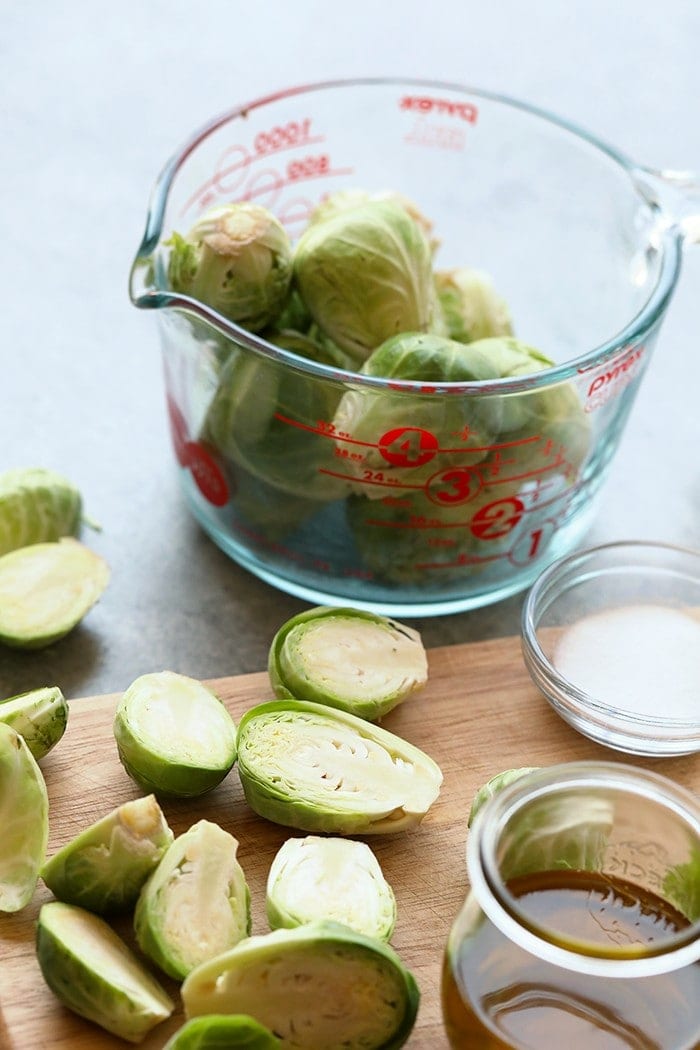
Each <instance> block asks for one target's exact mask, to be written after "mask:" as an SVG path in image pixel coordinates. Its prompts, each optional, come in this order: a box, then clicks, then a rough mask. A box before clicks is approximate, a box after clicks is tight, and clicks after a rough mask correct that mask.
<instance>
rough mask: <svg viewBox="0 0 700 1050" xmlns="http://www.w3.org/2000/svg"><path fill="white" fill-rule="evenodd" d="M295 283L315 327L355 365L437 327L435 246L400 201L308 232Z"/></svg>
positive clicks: (297, 256) (339, 215)
mask: <svg viewBox="0 0 700 1050" xmlns="http://www.w3.org/2000/svg"><path fill="white" fill-rule="evenodd" d="M294 279H295V281H296V285H297V287H298V288H299V291H300V293H301V296H302V298H303V300H304V302H305V303H306V305H307V306H308V308H309V310H310V312H311V314H312V315H313V318H314V320H315V321H316V322H317V324H318V325H319V326H320V327H321V328H322V329H323V331H324V332H325V333H326V334H327V335H328V336H329V337H330V338H331V339H332V340H333V341H334V342H335V343H336V344H337V345H338V346H339V347H340V348H341V349H342V350H345V351H347V352H348V353H349V354H351V356H352V357H353V360H354V361H355V362H356V364H359V363H361V362H362V361H364V360H365V359H366V358H367V357H368V356H369V355H370V354H371V353H372V351H373V350H374V349H375V347H377V346H379V344H380V343H383V342H384V341H385V340H386V339H388V338H389V337H390V336H393V335H396V334H397V333H398V332H425V331H428V329H429V328H430V326H431V324H432V322H433V318H434V314H435V310H436V295H435V289H434V285H433V275H432V255H431V249H430V245H429V243H428V240H427V238H426V236H425V234H424V233H423V231H422V230H421V228H420V226H419V225H418V224H417V223H416V222H415V221H414V220H413V219H412V218H411V216H410V215H409V214H408V212H407V211H406V209H405V208H404V207H402V206H401V204H398V203H397V202H396V201H389V200H369V201H367V202H366V203H365V204H360V205H358V206H357V207H352V208H347V209H341V210H339V211H337V212H336V213H335V214H333V215H331V216H330V218H328V219H326V220H325V221H321V222H316V223H313V224H311V225H310V226H308V227H307V228H306V230H305V231H304V232H303V233H302V235H301V237H300V238H299V240H298V242H297V244H296V247H295V250H294Z"/></svg>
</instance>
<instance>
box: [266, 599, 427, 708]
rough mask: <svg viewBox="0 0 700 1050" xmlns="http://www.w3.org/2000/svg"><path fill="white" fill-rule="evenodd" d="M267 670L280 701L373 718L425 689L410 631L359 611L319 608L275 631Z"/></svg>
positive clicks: (419, 650) (418, 648) (420, 656)
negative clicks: (308, 703)
mask: <svg viewBox="0 0 700 1050" xmlns="http://www.w3.org/2000/svg"><path fill="white" fill-rule="evenodd" d="M268 672H269V675H270V681H271V683H272V688H273V690H274V693H275V696H276V697H278V698H279V699H290V698H291V699H296V700H312V701H314V702H315V703H320V704H328V705H330V706H331V707H338V708H340V709H341V710H343V711H349V712H350V713H351V714H355V715H359V716H360V717H361V718H368V719H375V718H380V717H381V716H382V715H384V714H386V713H387V712H388V711H390V710H391V709H392V708H393V707H396V705H397V704H400V703H401V701H402V700H405V698H406V697H407V696H408V695H409V694H410V693H412V692H413V691H414V690H416V689H419V688H420V687H421V686H423V685H425V682H426V681H427V678H428V661H427V657H426V654H425V649H424V647H423V643H422V641H421V638H420V634H419V633H418V631H416V630H414V629H413V628H412V627H406V626H405V625H404V624H401V623H397V622H396V621H395V620H390V619H388V617H386V616H379V615H377V614H376V613H371V612H366V611H363V610H360V609H334V608H327V607H325V606H319V607H317V608H314V609H309V610H307V611H306V612H303V613H300V614H299V615H298V616H294V617H292V619H291V620H288V621H287V622H286V623H285V624H283V625H282V627H281V628H280V629H279V631H277V633H276V635H275V637H274V638H273V640H272V645H271V646H270V652H269V657H268Z"/></svg>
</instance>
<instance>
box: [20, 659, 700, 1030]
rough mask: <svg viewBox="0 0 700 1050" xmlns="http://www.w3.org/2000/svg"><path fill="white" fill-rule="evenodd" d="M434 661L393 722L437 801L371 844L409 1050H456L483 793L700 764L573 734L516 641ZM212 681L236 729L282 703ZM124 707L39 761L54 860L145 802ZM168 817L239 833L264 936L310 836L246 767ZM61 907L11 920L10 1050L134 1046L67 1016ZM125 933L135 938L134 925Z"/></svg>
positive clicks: (87, 703) (95, 701)
mask: <svg viewBox="0 0 700 1050" xmlns="http://www.w3.org/2000/svg"><path fill="white" fill-rule="evenodd" d="M428 657H429V671H430V673H429V681H428V685H427V686H426V688H425V689H424V690H423V691H422V692H420V693H416V694H414V695H413V696H412V697H411V698H410V699H408V700H407V701H406V702H405V703H404V704H403V705H402V706H400V707H399V708H396V709H395V710H394V711H392V712H391V713H390V714H389V715H387V717H386V718H385V719H384V721H383V723H382V724H383V725H384V726H385V728H387V729H390V730H391V731H392V732H395V733H398V734H400V735H401V736H403V737H405V738H406V739H407V740H409V741H411V742H412V743H414V744H416V745H417V746H419V747H421V748H422V749H423V750H425V751H427V752H428V754H430V755H431V756H432V757H433V758H434V759H435V760H436V761H437V762H438V763H439V764H440V766H441V768H442V770H443V773H444V776H445V780H444V784H443V788H442V791H441V794H440V798H439V799H438V801H437V802H436V803H435V804H434V805H433V807H432V809H431V810H430V812H429V813H428V815H427V817H426V818H425V820H424V822H423V824H422V825H421V826H420V828H418V829H416V830H415V831H413V832H408V833H403V834H399V835H394V836H374V837H371V838H368V839H367V840H366V841H368V842H369V843H370V845H371V846H372V848H373V849H374V850H375V852H376V854H377V857H378V858H379V861H380V863H381V865H382V868H383V871H384V874H385V876H386V877H387V879H388V880H389V882H390V883H391V885H392V886H393V888H394V892H395V894H396V898H397V904H398V921H397V925H396V930H395V934H394V937H393V939H392V943H393V946H394V947H395V949H396V950H397V951H398V953H399V955H400V956H401V958H402V959H403V961H404V963H405V964H406V966H408V967H409V969H411V970H412V972H413V973H414V975H415V977H416V979H417V981H418V984H419V986H420V989H421V1006H420V1011H419V1014H418V1020H417V1024H416V1027H415V1030H414V1033H413V1035H412V1037H411V1039H410V1041H409V1043H408V1044H407V1045H408V1046H410V1047H411V1048H412V1050H441V1048H445V1047H446V1046H447V1043H446V1039H445V1036H444V1033H443V1029H442V1024H441V1018H440V990H439V981H440V965H441V959H442V950H443V946H444V944H445V941H446V939H447V934H448V931H449V928H450V925H451V923H452V921H453V919H454V918H455V916H456V914H457V912H458V910H459V908H460V907H461V904H462V902H463V899H464V895H465V891H466V888H467V880H466V873H465V862H464V848H465V841H466V832H467V828H466V821H467V816H468V813H469V807H470V805H471V801H472V798H473V795H474V792H475V791H476V790H477V788H478V787H479V786H480V785H481V784H482V783H483V782H484V781H485V780H487V779H488V778H489V777H491V776H493V775H494V774H495V773H498V772H499V771H501V770H502V769H507V768H510V767H517V766H526V765H551V764H553V763H555V762H564V761H572V760H576V759H608V760H613V761H632V762H633V763H634V764H636V765H640V766H644V767H646V768H649V769H654V770H656V771H657V772H659V773H663V774H665V775H666V776H669V777H672V778H673V779H675V780H677V781H678V782H680V783H681V784H685V785H686V786H687V787H690V788H692V789H694V790H695V791H698V792H700V756H690V757H684V758H675V759H663V760H661V759H656V760H652V759H649V760H646V759H632V760H630V759H628V758H627V757H626V756H623V755H617V754H616V753H615V752H612V751H608V750H606V749H605V748H602V747H600V746H598V745H596V744H593V743H592V742H590V741H588V740H587V739H586V738H585V737H583V736H580V735H579V734H578V733H576V732H575V731H574V730H573V729H571V728H569V726H567V725H566V724H565V723H564V722H563V721H561V720H560V718H559V717H558V716H557V715H556V714H555V713H554V711H553V710H552V709H551V708H550V707H549V705H548V704H547V703H546V701H545V700H544V699H543V698H542V696H541V695H540V693H539V692H538V691H537V689H536V688H535V687H534V686H533V685H532V683H531V681H530V678H529V676H528V674H527V671H526V669H525V666H524V664H523V661H522V657H521V653H520V641H519V639H517V638H504V639H499V640H496V641H489V642H480V643H474V644H470V645H460V646H451V647H446V648H441V649H433V650H431V651H430V652H429V654H428ZM129 684H130V683H129V682H125V683H124V687H125V688H126V686H128V685H129ZM209 684H210V685H211V686H212V687H213V688H214V689H215V691H216V692H217V694H218V695H219V696H220V697H221V699H222V700H223V701H224V702H225V703H226V705H227V706H228V708H229V709H230V711H231V713H232V715H233V716H234V718H238V717H240V715H241V713H242V712H243V711H244V710H246V709H247V708H248V707H251V706H252V705H253V704H256V703H259V702H261V701H263V700H268V699H271V698H272V697H271V691H270V688H269V684H268V679H267V675H266V674H265V673H258V674H249V675H243V676H240V677H236V678H222V679H216V680H213V681H211V682H210V683H209ZM117 700H118V697H117V696H102V697H89V698H84V699H77V700H74V701H72V702H71V705H70V718H69V724H68V729H67V731H66V734H65V736H64V738H63V740H62V741H61V742H60V744H59V745H58V747H57V748H56V749H55V750H54V752H52V753H51V754H50V755H49V756H47V758H46V759H45V760H44V762H43V763H42V768H43V771H44V775H45V778H46V783H47V787H48V791H49V797H50V835H49V855H51V854H52V853H53V852H54V851H55V850H56V849H57V848H58V847H59V846H61V845H63V844H64V843H65V842H67V841H68V840H69V839H71V838H73V836H75V835H76V834H77V833H78V832H79V831H81V830H82V829H83V828H85V827H86V826H87V825H89V824H91V823H92V822H94V821H95V820H97V819H98V818H99V817H101V816H103V815H104V814H106V813H107V812H109V811H110V810H111V809H112V808H114V807H115V806H117V805H120V804H121V803H122V802H126V801H127V800H128V799H132V798H135V797H137V796H138V794H139V791H138V789H137V788H136V787H135V785H134V784H133V783H132V782H131V781H130V780H129V778H128V777H127V775H126V773H125V772H124V771H123V769H122V767H121V765H120V763H119V760H118V758H117V753H116V747H115V744H114V740H113V736H112V728H111V727H112V717H113V713H114V709H115V705H116V703H117ZM163 809H164V811H165V813H166V816H167V818H168V821H169V823H170V825H171V827H172V828H173V831H174V832H175V834H179V833H181V832H183V831H185V830H186V829H187V828H188V827H189V826H190V825H191V824H192V823H194V821H195V820H198V819H201V818H206V819H208V820H213V821H216V822H218V823H220V824H221V825H222V827H224V828H225V829H226V830H227V831H230V832H231V833H232V834H233V835H235V836H236V838H237V839H238V840H239V842H240V847H239V852H238V856H239V860H240V862H241V864H242V866H243V869H244V871H245V873H246V877H247V880H248V883H249V886H250V891H251V898H252V908H253V932H254V933H265V932H266V931H267V925H266V920H265V883H266V879H267V873H268V870H269V866H270V863H271V861H272V858H273V856H274V854H275V852H276V851H277V849H279V847H280V846H281V844H282V843H283V842H284V840H285V839H286V838H287V837H289V836H290V835H292V834H301V833H300V832H293V831H290V830H289V829H285V828H282V827H279V826H276V825H274V824H271V823H268V822H266V821H264V820H262V819H261V818H259V817H257V816H255V814H253V813H252V812H251V811H250V810H249V809H248V807H247V805H246V803H245V800H244V798H243V793H242V789H241V785H240V781H239V779H238V776H237V774H236V770H235V769H234V770H233V771H232V773H231V774H230V775H229V776H228V777H227V779H226V780H225V781H224V783H223V784H221V785H220V786H219V787H218V788H217V789H216V790H215V791H214V792H212V793H211V794H209V795H207V796H204V797H203V798H200V799H198V800H192V801H176V802H164V803H163ZM0 834H2V829H1V828H0ZM50 896H51V895H50V894H49V892H48V890H47V889H46V888H45V887H44V885H43V883H41V882H40V883H39V886H38V887H37V892H36V894H35V897H34V900H33V901H32V903H31V904H30V905H28V906H27V907H26V908H25V909H24V910H23V911H22V912H20V913H18V914H16V915H0V1007H1V1010H0V1047H3V1048H5V1047H7V1048H8V1050H10V1048H11V1050H109V1048H113V1050H115V1048H117V1047H124V1046H126V1045H128V1044H126V1043H124V1042H122V1041H121V1040H119V1039H116V1038H114V1037H113V1036H110V1035H108V1034H107V1033H105V1032H104V1031H103V1030H102V1029H100V1028H98V1027H96V1026H94V1025H92V1024H89V1023H88V1022H86V1021H83V1020H82V1019H80V1018H78V1017H76V1016H74V1015H73V1014H71V1013H70V1012H69V1011H67V1010H65V1009H64V1008H63V1007H62V1006H61V1005H60V1004H59V1003H58V1002H57V1000H56V999H55V998H54V997H53V995H52V994H51V992H50V991H49V990H48V988H47V987H46V985H45V984H44V981H43V978H42V976H41V973H40V971H39V968H38V965H37V962H36V959H35V955H34V928H35V922H36V918H37V914H38V911H39V907H40V905H41V904H42V903H43V902H44V901H46V900H49V899H50ZM118 928H119V931H120V932H121V933H122V934H123V935H125V936H126V937H127V938H128V937H130V927H129V923H128V921H126V920H125V921H124V922H123V923H121V924H120V925H119V927H118ZM132 943H133V942H132ZM163 983H164V984H165V986H166V987H167V988H168V990H169V991H170V992H171V994H174V997H175V1000H176V1001H178V999H177V986H176V985H175V984H174V983H173V982H170V981H168V980H167V979H165V980H164V981H163ZM182 1020H183V1017H182V1013H181V1011H180V1010H178V1011H177V1013H176V1014H174V1015H173V1017H172V1018H170V1020H169V1021H167V1022H165V1023H164V1024H163V1025H161V1026H159V1027H158V1028H156V1029H154V1030H153V1031H152V1032H151V1033H150V1035H149V1036H148V1037H147V1039H146V1040H144V1042H143V1043H142V1044H141V1046H142V1047H144V1048H147V1050H156V1048H161V1047H162V1046H163V1045H164V1043H165V1042H166V1040H167V1038H168V1037H169V1035H170V1034H171V1033H172V1032H173V1031H174V1030H175V1029H176V1028H177V1027H178V1026H179V1025H180V1024H181V1023H182Z"/></svg>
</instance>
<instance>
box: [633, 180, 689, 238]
mask: <svg viewBox="0 0 700 1050" xmlns="http://www.w3.org/2000/svg"><path fill="white" fill-rule="evenodd" d="M632 174H633V177H634V180H635V182H636V185H637V187H638V189H639V191H640V193H641V194H642V196H643V197H644V198H645V200H647V202H648V203H649V204H650V205H651V206H652V207H653V208H654V209H655V210H657V213H658V216H659V226H660V227H661V228H663V229H665V230H676V231H677V232H678V236H679V238H680V240H681V241H682V242H683V244H700V174H698V173H697V172H692V171H676V170H672V169H668V168H664V169H656V168H647V167H642V166H638V167H635V168H634V169H633V172H632Z"/></svg>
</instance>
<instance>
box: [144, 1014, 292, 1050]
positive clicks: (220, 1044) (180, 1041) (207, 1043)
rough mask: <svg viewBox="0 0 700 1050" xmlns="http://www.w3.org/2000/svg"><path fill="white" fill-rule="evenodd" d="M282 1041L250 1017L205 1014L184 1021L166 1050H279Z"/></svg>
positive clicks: (244, 1015)
mask: <svg viewBox="0 0 700 1050" xmlns="http://www.w3.org/2000/svg"><path fill="white" fill-rule="evenodd" d="M280 1046H282V1043H281V1041H280V1040H279V1039H278V1038H277V1036H276V1035H273V1034H272V1032H271V1031H270V1029H269V1028H265V1026H264V1025H261V1024H259V1023H258V1021H256V1020H255V1019H254V1018H253V1017H248V1016H247V1014H206V1015H205V1016H203V1017H193V1018H192V1019H191V1020H190V1021H185V1023H184V1024H183V1026H182V1027H181V1028H178V1030H177V1032H175V1034H174V1035H173V1036H171V1038H170V1039H169V1040H168V1042H167V1043H166V1044H165V1046H164V1047H163V1050H276V1048H277V1047H280Z"/></svg>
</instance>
